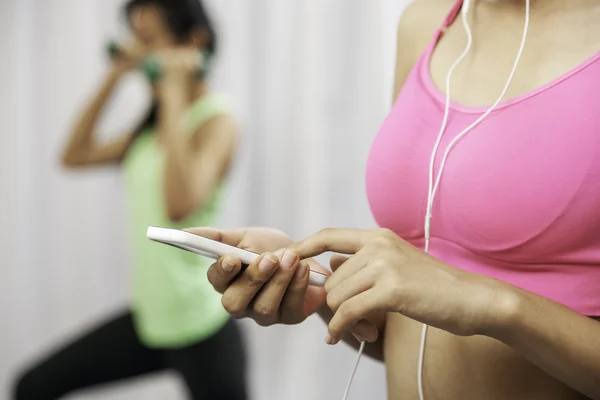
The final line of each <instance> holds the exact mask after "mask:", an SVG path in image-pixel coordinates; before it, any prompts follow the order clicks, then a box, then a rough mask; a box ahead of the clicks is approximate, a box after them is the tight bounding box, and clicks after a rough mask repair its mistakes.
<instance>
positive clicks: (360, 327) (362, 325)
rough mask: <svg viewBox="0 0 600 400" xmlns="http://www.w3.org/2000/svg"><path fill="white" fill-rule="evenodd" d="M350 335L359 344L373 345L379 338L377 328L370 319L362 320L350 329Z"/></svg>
mask: <svg viewBox="0 0 600 400" xmlns="http://www.w3.org/2000/svg"><path fill="white" fill-rule="evenodd" d="M350 333H352V335H353V336H354V338H355V339H356V340H358V341H359V342H369V343H373V342H375V341H377V338H378V337H379V331H378V330H377V326H376V325H375V324H374V323H372V322H371V321H369V320H368V319H363V320H360V321H358V322H357V323H356V325H354V326H353V327H352V328H351V329H350Z"/></svg>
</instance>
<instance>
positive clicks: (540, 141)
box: [366, 84, 600, 261]
mask: <svg viewBox="0 0 600 400" xmlns="http://www.w3.org/2000/svg"><path fill="white" fill-rule="evenodd" d="M595 86H598V87H597V89H598V90H599V93H600V84H596V85H595ZM415 90H416V89H415V88H412V87H408V88H406V90H405V91H403V94H402V95H401V97H400V98H399V100H398V102H397V103H396V105H395V106H394V109H393V110H392V112H391V114H390V115H389V117H388V118H387V119H386V121H385V122H384V124H383V126H382V129H381V131H380V133H379V135H378V136H377V137H376V139H375V141H374V143H373V145H372V148H371V152H370V157H369V161H368V164H367V173H366V179H367V182H366V185H367V193H368V198H369V202H370V205H371V208H372V212H373V214H374V217H375V219H376V220H377V222H378V223H379V224H380V225H381V226H384V227H387V228H390V229H392V230H393V231H394V232H396V233H397V234H399V235H400V236H402V237H403V238H405V239H407V240H411V239H418V238H422V237H423V222H424V216H425V209H426V201H427V194H428V183H429V167H430V160H431V156H432V150H433V147H434V142H435V139H436V137H437V135H438V132H439V127H440V125H441V122H442V121H441V120H442V115H443V109H441V105H440V104H438V103H436V102H435V101H434V100H433V99H423V95H422V94H421V95H419V94H418V93H411V92H412V91H415ZM578 93H579V94H580V95H581V99H580V100H583V99H590V98H592V97H591V94H590V93H587V92H586V93H581V92H578ZM553 96H560V91H559V90H556V91H554V92H553ZM594 96H595V98H597V99H598V100H599V101H600V95H598V94H595V95H594ZM411 99H412V100H415V99H416V100H418V101H414V102H412V103H411V104H409V103H408V102H409V101H410V100H411ZM571 100H572V101H560V102H556V101H554V102H548V101H547V99H546V97H539V98H531V99H528V100H527V102H523V103H520V104H516V105H513V106H509V107H505V108H503V109H500V110H498V111H496V112H494V113H492V114H491V115H490V116H489V117H488V118H486V119H485V120H484V121H483V122H482V123H481V124H480V125H478V126H477V127H476V128H475V129H473V130H472V131H470V132H469V133H467V134H466V135H465V136H464V137H463V138H462V139H461V140H459V141H458V142H457V143H456V145H455V146H454V147H453V148H452V150H451V151H450V152H449V154H448V158H447V162H446V164H445V166H444V168H443V171H442V175H441V180H440V185H439V189H438V191H437V193H436V197H435V199H434V205H433V220H432V235H433V236H438V237H441V238H445V239H448V240H452V241H454V242H458V244H459V245H461V246H464V247H466V248H470V249H473V250H476V251H478V252H491V253H502V252H506V251H510V250H512V249H515V248H517V247H520V246H523V245H525V244H527V245H530V246H531V248H530V250H531V254H532V256H533V257H535V256H536V255H537V254H536V252H537V251H542V250H543V251H545V252H546V254H547V252H548V249H553V250H552V251H556V252H557V253H560V251H561V249H564V248H568V247H569V246H571V245H572V243H573V242H578V241H581V240H584V241H585V240H590V239H589V238H590V234H591V233H592V232H596V231H597V228H598V226H600V207H598V204H600V113H598V111H597V110H596V108H597V107H596V106H595V105H593V104H590V103H589V102H585V101H579V100H578V99H574V98H572V99H571ZM479 115H480V114H475V113H471V114H469V113H460V112H455V111H451V112H450V117H449V122H448V129H447V130H446V132H445V134H444V136H443V139H442V141H441V145H440V147H439V150H438V152H437V155H436V157H435V163H434V166H435V167H434V175H433V176H434V178H435V177H436V176H437V174H439V172H440V162H441V159H442V156H443V154H444V152H445V151H446V149H447V148H448V145H449V144H450V142H451V141H452V140H453V139H454V138H455V137H456V136H457V135H458V134H459V133H460V132H461V131H462V130H463V129H464V128H466V127H467V126H469V125H470V124H471V123H472V122H473V121H474V120H475V119H476V118H477V117H479ZM566 232H568V235H566ZM532 242H533V243H532ZM599 245H600V244H599ZM521 261H525V260H521Z"/></svg>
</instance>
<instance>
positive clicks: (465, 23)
mask: <svg viewBox="0 0 600 400" xmlns="http://www.w3.org/2000/svg"><path fill="white" fill-rule="evenodd" d="M469 10H470V0H465V3H464V4H463V9H462V11H461V17H462V18H461V19H462V22H463V26H464V28H465V31H466V33H467V45H466V47H465V49H464V50H463V52H462V54H461V55H460V56H459V58H458V59H457V60H456V61H455V62H454V64H453V65H452V67H450V70H449V71H448V75H447V76H446V105H445V108H444V117H443V119H442V126H441V128H440V132H439V134H438V137H437V139H436V141H435V145H434V148H433V151H432V154H431V159H430V162H429V192H428V195H427V210H426V212H425V227H424V231H425V252H427V253H428V252H429V243H430V239H431V219H432V217H433V216H432V213H433V200H434V198H435V194H436V192H437V189H438V187H439V184H440V181H441V178H442V172H443V170H444V167H445V165H446V160H447V159H448V155H449V154H450V151H451V150H452V148H453V147H454V146H455V145H456V143H458V141H459V140H460V139H461V138H462V137H464V136H465V135H466V134H467V133H468V132H470V131H471V130H472V129H473V128H474V127H476V126H477V125H479V124H480V123H481V121H483V120H484V119H485V118H486V117H487V116H488V115H489V114H490V113H491V112H492V111H493V110H494V109H495V108H496V107H497V106H498V104H500V102H501V101H502V99H503V98H504V96H505V95H506V92H507V91H508V88H509V86H510V83H511V82H512V80H513V77H514V75H515V72H516V71H517V66H518V65H519V61H520V60H521V56H522V54H523V49H524V48H525V42H526V39H527V32H528V30H529V19H530V17H529V14H530V0H526V5H525V26H524V28H523V37H522V39H521V45H520V47H519V51H518V53H517V57H516V60H515V62H514V64H513V67H512V70H511V72H510V75H509V77H508V80H507V81H506V84H505V85H504V89H503V90H502V93H501V94H500V96H498V98H497V100H496V101H495V102H494V104H492V106H491V107H490V108H489V109H488V110H487V111H486V112H485V113H483V114H482V115H481V116H480V117H479V118H478V119H476V120H475V121H474V122H473V123H472V124H471V125H469V126H468V127H467V128H466V129H465V130H463V131H462V132H460V133H459V134H458V135H457V136H456V137H455V138H454V139H453V140H452V141H451V142H450V144H449V145H448V147H447V148H446V151H445V152H444V155H443V157H442V161H441V163H440V167H439V172H438V175H437V177H436V179H435V183H434V181H433V176H434V168H435V158H436V155H437V151H438V148H439V146H440V143H441V141H442V137H443V135H444V132H445V130H446V126H447V124H448V115H449V113H450V101H451V100H450V78H451V76H452V73H453V72H454V69H455V68H456V67H457V66H458V64H460V62H462V60H463V59H464V58H465V56H466V55H467V53H468V52H469V50H470V49H471V45H472V43H473V35H472V32H471V27H470V26H469V22H468V19H467V17H468V12H469ZM426 338H427V325H425V324H423V329H422V331H421V342H420V350H419V363H418V367H417V368H418V371H417V379H418V390H419V399H420V400H424V399H425V395H424V392H423V363H424V357H425V342H426Z"/></svg>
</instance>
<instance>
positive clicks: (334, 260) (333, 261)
mask: <svg viewBox="0 0 600 400" xmlns="http://www.w3.org/2000/svg"><path fill="white" fill-rule="evenodd" d="M349 258H350V257H347V256H342V255H340V254H334V255H332V256H331V258H330V259H329V268H331V270H332V271H333V272H335V271H336V270H337V269H338V268H339V267H341V266H342V264H344V263H345V262H346V261H348V259H349Z"/></svg>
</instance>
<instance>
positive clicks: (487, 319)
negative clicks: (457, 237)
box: [287, 229, 499, 344]
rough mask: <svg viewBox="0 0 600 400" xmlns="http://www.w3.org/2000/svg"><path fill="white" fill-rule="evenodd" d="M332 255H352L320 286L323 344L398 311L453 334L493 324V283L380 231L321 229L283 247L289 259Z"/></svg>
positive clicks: (470, 332)
mask: <svg viewBox="0 0 600 400" xmlns="http://www.w3.org/2000/svg"><path fill="white" fill-rule="evenodd" d="M327 251H332V252H337V253H343V254H352V256H351V257H350V258H349V259H348V260H347V261H345V262H344V263H343V264H342V265H341V266H340V267H339V268H338V269H337V270H336V271H335V272H334V273H333V274H332V275H331V276H330V277H329V278H328V279H327V282H326V284H325V291H326V292H327V304H328V305H329V307H330V308H331V310H333V311H334V313H335V315H334V317H333V318H332V319H331V321H330V323H329V336H328V338H327V343H329V344H335V343H338V342H339V341H340V340H341V338H342V337H343V335H344V333H345V332H347V331H348V330H350V329H352V327H353V326H354V325H355V324H357V323H358V322H359V321H361V320H363V319H365V318H366V317H368V316H369V315H370V314H372V313H374V312H382V311H383V312H398V313H401V314H403V315H405V316H406V317H409V318H412V319H414V320H417V321H419V322H422V323H425V324H427V325H430V326H434V327H436V328H439V329H443V330H445V331H448V332H451V333H453V334H456V335H461V336H470V335H475V334H479V333H482V332H483V331H484V330H485V329H488V328H490V327H491V324H493V321H492V317H491V315H494V314H493V313H491V312H490V310H491V309H492V307H495V306H497V305H498V302H499V301H498V300H499V297H498V291H497V290H496V289H497V285H496V281H495V280H493V279H490V278H486V277H482V276H479V275H475V274H471V273H468V272H465V271H461V270H458V269H456V268H453V267H451V266H449V265H447V264H445V263H443V262H441V261H440V260H438V259H436V258H434V257H432V256H430V255H428V254H426V253H424V252H423V251H421V250H419V249H417V248H415V247H413V246H412V245H410V244H409V243H407V242H405V241H404V240H402V239H401V238H399V237H398V236H397V235H395V234H394V233H393V232H391V231H389V230H386V229H376V230H351V229H326V230H324V231H321V232H320V233H318V234H316V235H314V236H312V237H310V238H308V239H305V240H304V241H302V242H299V243H297V244H294V245H291V246H288V248H287V252H288V253H289V254H292V255H291V256H290V257H294V258H301V259H303V258H307V257H314V256H317V255H319V254H321V253H324V252H327Z"/></svg>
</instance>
